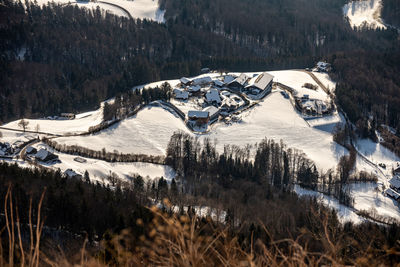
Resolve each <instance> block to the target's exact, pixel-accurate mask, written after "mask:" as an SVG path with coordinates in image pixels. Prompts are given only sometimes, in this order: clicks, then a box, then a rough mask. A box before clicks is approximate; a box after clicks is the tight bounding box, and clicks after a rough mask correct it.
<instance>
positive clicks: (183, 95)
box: [174, 89, 189, 100]
mask: <svg viewBox="0 0 400 267" xmlns="http://www.w3.org/2000/svg"><path fill="white" fill-rule="evenodd" d="M174 95H175V99H183V100H186V99H188V98H189V92H188V91H185V90H182V89H174Z"/></svg>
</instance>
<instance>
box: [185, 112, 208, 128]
mask: <svg viewBox="0 0 400 267" xmlns="http://www.w3.org/2000/svg"><path fill="white" fill-rule="evenodd" d="M188 117H189V120H191V121H193V122H196V123H197V124H198V125H200V124H206V123H208V122H209V121H210V114H209V112H208V111H199V110H190V111H189V113H188Z"/></svg>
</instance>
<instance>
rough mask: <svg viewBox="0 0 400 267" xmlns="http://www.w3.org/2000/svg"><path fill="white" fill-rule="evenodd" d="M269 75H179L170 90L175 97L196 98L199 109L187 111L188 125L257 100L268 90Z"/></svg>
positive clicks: (194, 124) (270, 80) (270, 79)
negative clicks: (190, 76) (172, 88)
mask: <svg viewBox="0 0 400 267" xmlns="http://www.w3.org/2000/svg"><path fill="white" fill-rule="evenodd" d="M273 78H274V77H273V76H272V75H270V74H268V73H266V72H264V73H261V74H255V75H253V77H249V76H248V75H246V74H240V75H238V76H234V75H223V76H221V77H218V78H214V79H213V78H212V77H210V76H203V77H200V78H195V79H188V78H185V77H183V78H181V79H180V84H178V86H177V87H176V88H175V89H174V97H175V99H177V100H182V101H186V100H188V99H189V98H191V97H195V98H197V99H198V100H199V101H198V103H199V107H201V110H198V109H193V110H190V111H188V113H187V119H188V125H189V126H191V127H195V126H202V125H207V124H208V123H210V122H214V121H216V120H218V118H219V116H223V117H226V116H229V115H230V114H231V113H233V112H235V111H237V110H238V109H239V108H241V107H244V106H247V105H248V104H249V99H260V98H262V97H264V96H265V95H267V94H268V93H269V92H271V89H272V83H273Z"/></svg>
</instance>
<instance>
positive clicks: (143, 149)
mask: <svg viewBox="0 0 400 267" xmlns="http://www.w3.org/2000/svg"><path fill="white" fill-rule="evenodd" d="M177 130H182V131H187V132H189V130H187V128H186V126H185V124H184V122H183V121H182V120H181V119H180V118H178V117H175V116H174V115H173V114H171V113H169V112H168V111H166V110H164V109H163V108H161V107H147V108H145V109H144V110H142V111H140V112H139V113H138V114H137V115H135V116H133V117H131V118H129V119H126V120H124V121H122V122H120V123H117V124H115V125H113V126H112V127H110V128H108V129H106V130H104V131H102V132H100V133H98V134H94V135H91V136H74V137H62V138H57V139H56V141H57V142H58V143H60V144H67V145H80V146H84V147H86V146H88V145H87V144H90V148H91V149H94V150H101V149H102V148H105V149H106V150H107V151H110V152H112V151H114V150H118V151H119V152H122V153H137V154H148V155H165V150H166V148H167V145H168V141H169V139H170V137H171V135H172V134H173V133H174V132H175V131H177Z"/></svg>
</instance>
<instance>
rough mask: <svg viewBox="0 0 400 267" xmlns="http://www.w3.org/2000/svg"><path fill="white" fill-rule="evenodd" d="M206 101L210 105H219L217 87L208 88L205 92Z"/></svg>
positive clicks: (219, 98) (219, 99)
mask: <svg viewBox="0 0 400 267" xmlns="http://www.w3.org/2000/svg"><path fill="white" fill-rule="evenodd" d="M206 101H207V103H209V104H212V105H219V104H221V97H220V96H219V92H218V90H217V89H210V90H209V91H208V92H207V93H206Z"/></svg>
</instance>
